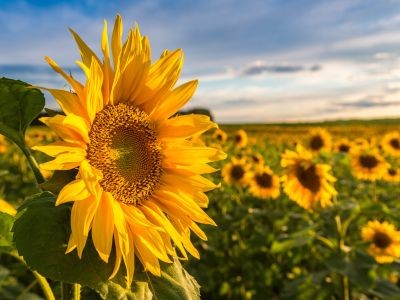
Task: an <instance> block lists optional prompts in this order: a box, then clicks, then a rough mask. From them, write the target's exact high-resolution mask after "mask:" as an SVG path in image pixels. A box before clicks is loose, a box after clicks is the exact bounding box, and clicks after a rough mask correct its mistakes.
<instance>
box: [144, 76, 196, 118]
mask: <svg viewBox="0 0 400 300" xmlns="http://www.w3.org/2000/svg"><path fill="white" fill-rule="evenodd" d="M197 85H198V81H197V80H193V81H189V82H186V83H185V84H182V85H181V86H179V87H177V88H176V89H174V90H173V91H172V92H171V93H170V94H169V95H168V97H166V98H165V99H163V100H162V102H160V103H159V104H158V105H157V107H156V108H155V109H154V110H153V111H152V112H151V114H150V116H151V118H152V119H153V120H161V119H168V118H169V117H171V116H172V115H173V114H175V113H177V112H178V111H179V110H180V109H181V108H182V107H183V106H184V105H185V104H186V103H187V102H188V101H189V100H190V98H192V96H193V94H194V92H195V91H196V88H197Z"/></svg>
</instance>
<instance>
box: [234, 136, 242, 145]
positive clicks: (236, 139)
mask: <svg viewBox="0 0 400 300" xmlns="http://www.w3.org/2000/svg"><path fill="white" fill-rule="evenodd" d="M241 141H242V136H241V135H240V134H237V135H236V136H235V142H236V144H239V143H240V142H241Z"/></svg>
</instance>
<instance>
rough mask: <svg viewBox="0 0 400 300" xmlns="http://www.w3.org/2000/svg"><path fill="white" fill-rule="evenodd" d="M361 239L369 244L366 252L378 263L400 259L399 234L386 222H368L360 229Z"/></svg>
mask: <svg viewBox="0 0 400 300" xmlns="http://www.w3.org/2000/svg"><path fill="white" fill-rule="evenodd" d="M361 238H362V239H363V240H364V241H367V242H371V244H370V246H369V248H368V252H369V253H370V254H371V255H372V256H374V257H375V260H376V261H377V262H378V263H380V264H384V263H391V262H393V261H394V260H395V259H396V258H399V257H400V232H399V231H397V230H396V228H395V227H394V225H393V224H390V223H388V222H386V221H384V222H382V223H381V222H379V221H377V220H374V221H369V222H368V223H367V225H364V226H363V227H362V228H361Z"/></svg>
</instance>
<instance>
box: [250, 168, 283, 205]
mask: <svg viewBox="0 0 400 300" xmlns="http://www.w3.org/2000/svg"><path fill="white" fill-rule="evenodd" d="M249 186H250V188H249V191H250V193H251V194H252V195H253V196H255V197H258V198H262V199H268V198H272V199H276V198H278V197H279V195H280V190H279V177H278V176H277V175H275V174H274V172H273V171H272V170H271V169H270V168H269V167H267V166H259V167H258V168H257V169H256V170H255V171H254V172H252V173H251V174H250V175H249Z"/></svg>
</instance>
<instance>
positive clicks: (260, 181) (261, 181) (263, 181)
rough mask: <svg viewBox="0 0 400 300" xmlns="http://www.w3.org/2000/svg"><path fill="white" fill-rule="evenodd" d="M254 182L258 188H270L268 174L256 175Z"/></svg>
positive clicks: (269, 176) (270, 181) (270, 180)
mask: <svg viewBox="0 0 400 300" xmlns="http://www.w3.org/2000/svg"><path fill="white" fill-rule="evenodd" d="M255 180H256V182H257V185H258V186H259V187H262V188H269V187H271V186H272V176H271V175H270V174H268V173H262V174H257V175H256V176H255Z"/></svg>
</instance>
